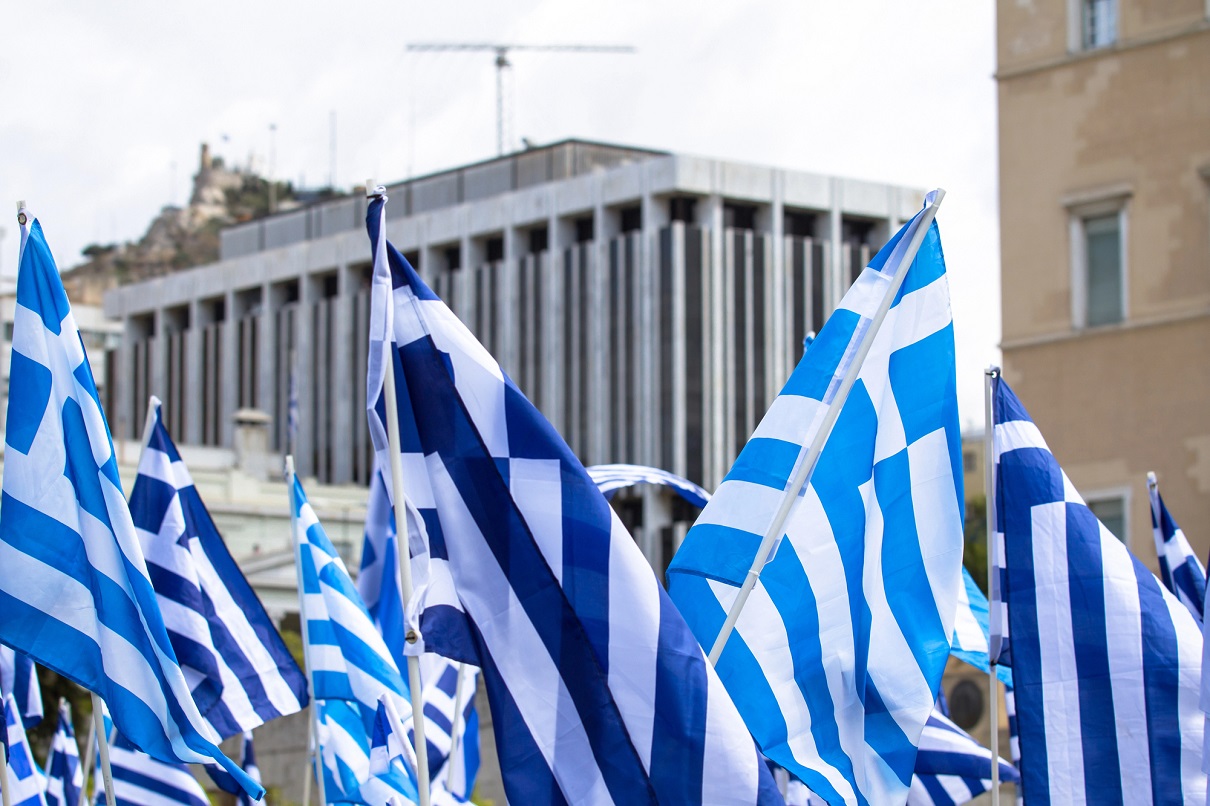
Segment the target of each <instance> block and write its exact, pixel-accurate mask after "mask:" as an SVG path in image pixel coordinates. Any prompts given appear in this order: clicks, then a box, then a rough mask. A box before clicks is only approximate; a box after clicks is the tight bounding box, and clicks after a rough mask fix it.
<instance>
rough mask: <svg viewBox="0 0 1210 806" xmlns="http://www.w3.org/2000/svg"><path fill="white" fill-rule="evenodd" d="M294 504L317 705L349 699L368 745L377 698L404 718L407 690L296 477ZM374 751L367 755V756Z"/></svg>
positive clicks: (376, 708) (300, 572) (407, 709)
mask: <svg viewBox="0 0 1210 806" xmlns="http://www.w3.org/2000/svg"><path fill="white" fill-rule="evenodd" d="M292 505H293V507H294V514H295V517H296V520H297V528H298V535H297V536H296V539H298V540H299V541H300V542H301V543H302V551H301V552H300V558H301V567H300V569H299V576H300V578H301V580H302V589H303V595H304V597H305V600H306V617H307V623H306V625H305V629H306V630H307V637H308V639H309V647H308V658H307V662H308V663H309V664H310V666H311V680H312V683H313V685H314V690H313V691H312V692H311V694H312V696H313V697H314V698H315V699H317V700H347V701H348V702H350V703H352V704H353V706H354V707H355V708H356V709H357V711H358V713H359V714H360V715H361V721H362V732H363V735H364V737H365V738H366V741H368V737H369V735H370V732H371V731H372V730H373V729H374V717H375V714H377V712H378V697H379V695H381V694H383V693H384V692H386V693H389V694H390V695H392V696H393V697H394V698H395V705H396V708H397V709H398V710H399V712H400V713H401V714H404V715H405V716H406V715H410V714H411V711H412V709H411V707H410V704H409V700H408V688H407V684H406V683H405V682H404V680H403V677H402V676H401V675H400V674H399V669H398V667H397V666H396V665H395V661H394V659H392V657H391V653H390V652H389V651H388V650H387V647H386V644H385V643H383V640H382V636H381V635H380V634H379V633H378V631H377V630H376V629H374V623H373V622H372V621H371V620H370V614H369V613H368V612H366V608H365V604H364V603H363V602H362V600H361V596H360V595H359V594H358V593H357V589H356V588H355V587H354V586H353V580H352V579H351V578H350V577H349V572H348V570H347V569H346V568H345V564H344V561H343V560H341V559H340V555H339V554H337V553H336V549H335V548H334V547H333V546H332V542H331V541H330V540H328V536H327V535H326V534H325V533H324V529H323V526H322V525H320V523H319V519H318V518H317V517H316V515H315V510H313V509H312V508H311V504H310V503H309V502H308V501H307V494H306V493H305V492H304V491H303V487H302V483H301V482H300V481H299V480H298V478H297V477H296V478H295V479H294V490H293V497H292ZM368 752H369V751H368V750H367V753H368Z"/></svg>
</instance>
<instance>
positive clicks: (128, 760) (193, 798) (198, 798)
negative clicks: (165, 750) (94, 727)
mask: <svg viewBox="0 0 1210 806" xmlns="http://www.w3.org/2000/svg"><path fill="white" fill-rule="evenodd" d="M97 755H98V758H97V766H96V769H95V770H94V772H93V804H94V806H106V804H105V788H104V787H103V786H102V785H101V764H100V761H101V760H100V758H99V756H100V754H99V753H98V754H97ZM109 766H110V770H111V771H112V772H113V795H114V801H115V804H116V806H169V805H170V804H178V805H179V806H210V798H209V797H208V796H207V795H206V790H205V789H203V788H202V785H201V783H200V782H199V781H198V780H197V778H195V777H193V773H192V772H190V771H189V767H188V766H187V765H185V764H169V763H168V762H164V761H158V760H157V759H154V758H152V757H151V756H149V755H147V754H146V753H141V752H139V750H138V748H136V747H135V746H134V745H133V744H132V743H131V742H130V740H129V739H127V738H126V737H124V736H122V734H120V733H118V732H117V731H115V730H111V731H110V732H109Z"/></svg>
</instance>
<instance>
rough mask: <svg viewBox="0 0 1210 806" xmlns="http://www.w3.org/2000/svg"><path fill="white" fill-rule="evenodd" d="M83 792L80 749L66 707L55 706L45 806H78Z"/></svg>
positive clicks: (65, 705)
mask: <svg viewBox="0 0 1210 806" xmlns="http://www.w3.org/2000/svg"><path fill="white" fill-rule="evenodd" d="M82 789H84V770H83V768H82V767H81V766H80V747H79V745H77V744H76V734H75V731H74V730H73V729H72V725H71V714H70V713H69V712H68V710H67V704H66V703H63V704H61V705H60V706H59V724H58V727H57V728H56V730H55V736H54V739H52V740H51V744H50V758H49V760H48V761H47V762H46V806H78V804H79V803H80V791H81V790H82Z"/></svg>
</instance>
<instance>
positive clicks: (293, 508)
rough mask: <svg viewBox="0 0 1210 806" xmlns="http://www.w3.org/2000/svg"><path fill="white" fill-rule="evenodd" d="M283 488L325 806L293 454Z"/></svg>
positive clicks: (313, 751)
mask: <svg viewBox="0 0 1210 806" xmlns="http://www.w3.org/2000/svg"><path fill="white" fill-rule="evenodd" d="M286 485H287V486H288V487H289V493H290V535H291V537H293V538H294V567H295V570H296V571H297V573H298V619H299V624H300V625H301V629H300V631H301V632H302V642H303V666H304V667H306V670H307V688H308V689H309V690H310V692H311V704H310V705H309V706H308V707H309V708H310V709H311V726H310V728H309V729H308V731H307V732H308V734H309V736H310V737H311V738H314V741H309V740H308V742H307V754H308V755H309V756H311V762H312V766H313V767H314V768H315V769H314V771H315V786H316V787H317V788H318V790H319V803H320V806H327V803H328V799H327V798H326V797H325V796H324V765H323V752H322V749H321V748H320V742H319V710H318V708H317V707H316V705H315V678H314V675H312V673H311V638H310V636H309V635H308V634H307V593H306V590H305V588H304V585H303V572H302V535H300V534H299V533H298V512H297V509H298V507H297V505H296V504H297V502H296V501H295V500H294V456H293V454H289V455H287V456H286ZM310 783H311V780H310V779H309V778H308V779H306V783H305V784H304V787H306V788H307V789H310ZM310 798H311V793H310V792H307V793H306V798H304V800H303V803H308V802H309V801H310Z"/></svg>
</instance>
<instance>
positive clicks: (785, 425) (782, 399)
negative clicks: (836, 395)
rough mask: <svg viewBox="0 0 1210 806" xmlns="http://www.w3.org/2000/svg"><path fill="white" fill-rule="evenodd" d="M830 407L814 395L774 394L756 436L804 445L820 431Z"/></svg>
mask: <svg viewBox="0 0 1210 806" xmlns="http://www.w3.org/2000/svg"><path fill="white" fill-rule="evenodd" d="M827 411H828V407H827V406H825V405H824V404H823V403H821V402H819V401H818V400H816V399H814V398H811V397H803V396H801V395H788V394H780V395H778V396H777V397H775V398H773V402H772V403H771V404H770V405H769V410H768V411H767V412H765V416H764V417H762V418H761V420H760V424H759V425H757V426H756V430H755V431H754V432H752V438H753V439H778V440H781V441H782V442H791V443H794V444H795V445H799V446H802V445H804V444H805V443H806V442H807V440H808V439H810V437H811V436H812V435H813V434H815V433H817V432H818V431H819V426H820V424H821V423H822V421H823V418H824V415H825V414H826V413H827Z"/></svg>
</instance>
